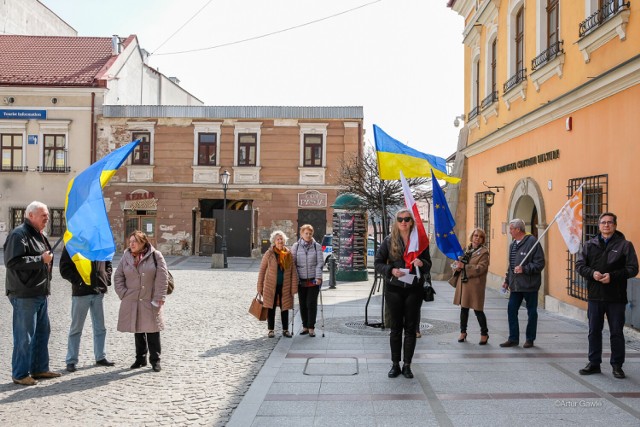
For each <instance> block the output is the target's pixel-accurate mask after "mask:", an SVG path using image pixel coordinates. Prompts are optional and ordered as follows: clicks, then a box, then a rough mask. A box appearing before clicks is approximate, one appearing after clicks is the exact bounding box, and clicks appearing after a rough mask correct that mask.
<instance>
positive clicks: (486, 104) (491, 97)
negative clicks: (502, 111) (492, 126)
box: [480, 90, 498, 110]
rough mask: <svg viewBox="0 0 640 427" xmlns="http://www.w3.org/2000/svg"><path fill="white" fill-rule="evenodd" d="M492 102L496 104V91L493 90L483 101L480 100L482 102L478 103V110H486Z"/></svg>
mask: <svg viewBox="0 0 640 427" xmlns="http://www.w3.org/2000/svg"><path fill="white" fill-rule="evenodd" d="M494 102H498V91H497V90H494V91H493V92H491V93H490V94H489V96H487V97H486V98H485V99H483V100H482V102H481V103H480V109H482V110H486V109H487V107H489V106H490V105H491V104H493V103H494Z"/></svg>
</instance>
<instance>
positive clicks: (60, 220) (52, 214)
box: [49, 208, 67, 237]
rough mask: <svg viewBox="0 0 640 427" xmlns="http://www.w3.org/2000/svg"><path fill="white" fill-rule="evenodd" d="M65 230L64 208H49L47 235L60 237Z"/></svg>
mask: <svg viewBox="0 0 640 427" xmlns="http://www.w3.org/2000/svg"><path fill="white" fill-rule="evenodd" d="M66 229H67V224H66V221H65V219H64V208H49V235H50V236H56V237H58V236H62V235H63V234H64V232H65V230H66Z"/></svg>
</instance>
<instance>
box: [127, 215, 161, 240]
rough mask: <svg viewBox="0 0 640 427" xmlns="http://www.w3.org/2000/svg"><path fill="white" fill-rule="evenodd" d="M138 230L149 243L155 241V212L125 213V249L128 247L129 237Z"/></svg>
mask: <svg viewBox="0 0 640 427" xmlns="http://www.w3.org/2000/svg"><path fill="white" fill-rule="evenodd" d="M136 230H140V231H142V232H143V233H145V234H146V235H147V237H148V238H149V240H150V241H153V242H155V241H156V232H155V230H156V212H155V211H147V210H142V211H126V212H125V230H124V242H125V247H126V246H129V241H128V238H129V235H130V234H131V233H133V232H134V231H136Z"/></svg>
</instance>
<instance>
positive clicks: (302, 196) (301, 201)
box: [298, 190, 327, 208]
mask: <svg viewBox="0 0 640 427" xmlns="http://www.w3.org/2000/svg"><path fill="white" fill-rule="evenodd" d="M298 207H299V208H326V207H327V194H326V193H321V192H319V191H317V190H309V191H305V192H304V193H298Z"/></svg>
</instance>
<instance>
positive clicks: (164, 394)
mask: <svg viewBox="0 0 640 427" xmlns="http://www.w3.org/2000/svg"><path fill="white" fill-rule="evenodd" d="M167 261H168V263H169V268H170V270H171V271H172V273H173V275H174V277H175V279H176V290H175V292H174V293H173V294H172V295H170V296H169V297H168V301H167V303H166V305H165V320H166V326H167V328H166V330H165V331H164V332H162V334H161V338H162V368H163V370H162V372H160V373H155V372H153V371H152V370H151V369H150V367H149V366H147V367H145V368H141V369H136V370H130V369H129V366H130V365H131V364H132V363H133V361H134V358H135V350H134V349H135V346H134V341H133V334H125V333H120V332H117V331H116V323H117V316H118V308H119V301H118V298H117V296H116V294H115V292H113V291H112V290H110V292H109V293H108V294H107V295H106V298H105V320H106V326H107V357H108V359H109V360H112V361H113V362H115V363H116V366H115V367H113V368H106V367H98V366H95V365H94V360H93V346H92V330H91V320H90V317H89V316H88V318H87V321H86V323H85V329H84V333H83V336H82V342H81V347H80V362H79V364H78V371H77V372H75V373H72V374H70V373H68V372H66V371H65V370H64V368H65V355H66V346H67V334H68V331H69V323H70V315H69V312H70V307H71V285H70V284H69V283H68V282H67V281H65V280H63V279H62V278H61V277H60V274H59V271H58V269H57V268H54V279H53V283H52V288H53V291H52V295H51V297H50V300H49V316H50V319H51V329H52V331H51V339H50V343H49V351H50V359H51V363H50V366H51V370H53V371H57V372H61V373H62V374H63V375H62V377H60V378H57V379H53V380H45V381H40V383H39V384H38V385H36V386H33V387H24V386H18V385H15V384H13V383H12V381H11V351H12V348H13V343H12V333H11V323H12V321H11V313H12V310H13V309H12V307H11V305H10V303H9V301H8V299H7V298H6V297H3V298H0V425H5V426H8V425H12V426H26V425H29V426H32V425H64V426H87V425H92V426H124V425H136V426H138V425H156V424H159V425H206V426H222V425H225V424H227V423H228V420H229V417H230V416H231V413H232V411H233V409H234V408H235V407H236V406H237V405H238V403H239V402H240V400H241V399H242V396H243V395H244V394H245V393H246V391H247V390H248V388H249V386H250V384H251V382H252V381H253V379H254V378H255V376H256V375H257V373H258V372H259V370H260V368H261V366H262V364H263V363H264V362H265V361H266V360H267V358H268V357H269V354H270V353H271V351H272V349H273V348H274V347H275V345H276V344H277V341H276V340H269V339H268V338H267V337H266V333H265V331H266V325H264V324H261V323H260V322H258V321H255V320H254V319H253V318H252V317H251V316H250V315H249V314H247V309H248V307H249V303H250V300H251V298H252V297H253V296H254V295H255V283H256V278H257V273H256V272H257V268H258V265H259V260H252V259H231V260H230V268H229V269H228V270H225V271H223V270H211V269H210V268H209V267H210V263H211V261H210V259H208V258H205V257H187V258H185V257H167ZM0 265H2V267H0V288H1V289H2V292H3V293H4V289H5V287H4V281H5V268H4V264H3V263H0ZM114 265H117V260H116V262H115V263H114Z"/></svg>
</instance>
